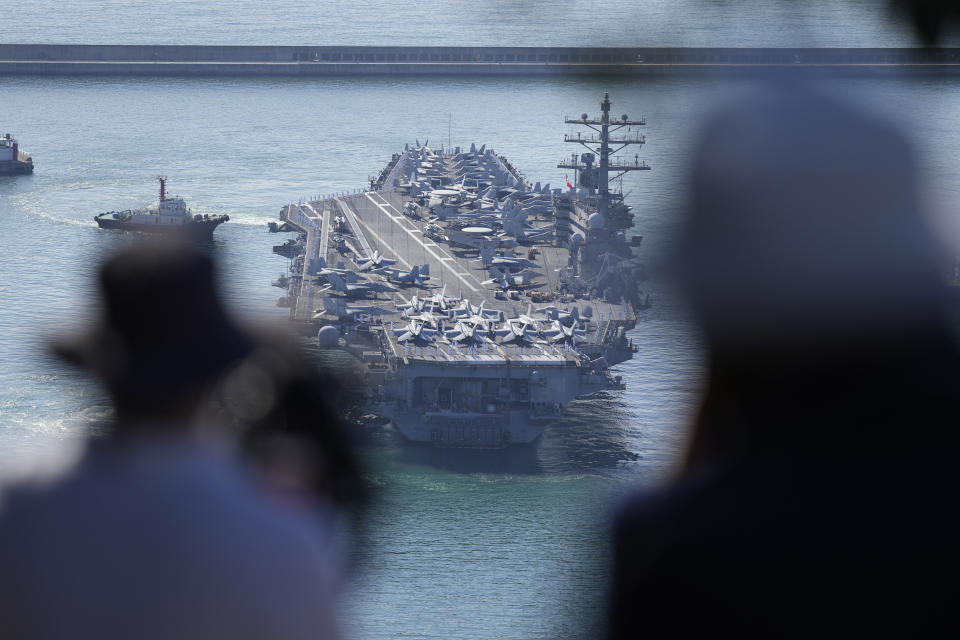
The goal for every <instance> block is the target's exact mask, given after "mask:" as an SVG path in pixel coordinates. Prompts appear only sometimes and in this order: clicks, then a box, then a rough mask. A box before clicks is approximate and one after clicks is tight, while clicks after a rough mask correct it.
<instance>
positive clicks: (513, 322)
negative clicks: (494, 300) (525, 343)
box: [494, 304, 539, 343]
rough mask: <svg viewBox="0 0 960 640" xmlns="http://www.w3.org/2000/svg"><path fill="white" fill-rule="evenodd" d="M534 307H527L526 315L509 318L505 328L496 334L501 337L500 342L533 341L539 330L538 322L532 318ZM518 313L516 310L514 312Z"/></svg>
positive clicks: (498, 330)
mask: <svg viewBox="0 0 960 640" xmlns="http://www.w3.org/2000/svg"><path fill="white" fill-rule="evenodd" d="M532 307H533V305H532V304H531V305H529V306H528V307H527V313H526V314H520V315H519V316H517V317H516V318H509V319H508V320H507V321H506V322H505V323H504V325H505V326H504V327H502V328H500V329H497V330H496V331H495V332H494V333H496V335H498V336H500V342H503V343H506V342H514V341H516V340H532V339H533V338H534V337H535V336H536V335H537V333H539V330H538V329H537V320H536V319H535V318H532V317H531V316H530V313H531V309H532ZM513 312H514V313H516V312H517V310H516V309H514V310H513Z"/></svg>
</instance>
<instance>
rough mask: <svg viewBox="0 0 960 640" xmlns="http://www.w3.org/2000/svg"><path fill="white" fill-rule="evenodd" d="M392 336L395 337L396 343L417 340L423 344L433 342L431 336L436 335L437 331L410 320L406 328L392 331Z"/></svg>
mask: <svg viewBox="0 0 960 640" xmlns="http://www.w3.org/2000/svg"><path fill="white" fill-rule="evenodd" d="M393 334H394V335H395V336H397V342H406V341H408V340H414V341H416V340H417V338H419V339H421V340H423V341H425V342H433V336H435V335H436V334H437V330H436V329H431V328H429V327H425V326H424V325H423V323H422V322H417V321H416V320H411V321H410V322H409V323H407V325H406V326H404V327H400V328H398V329H394V330H393Z"/></svg>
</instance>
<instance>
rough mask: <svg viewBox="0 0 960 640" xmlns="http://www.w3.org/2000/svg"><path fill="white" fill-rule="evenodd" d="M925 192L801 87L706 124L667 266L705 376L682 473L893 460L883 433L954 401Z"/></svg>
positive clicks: (853, 112) (897, 161) (899, 145)
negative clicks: (731, 456)
mask: <svg viewBox="0 0 960 640" xmlns="http://www.w3.org/2000/svg"><path fill="white" fill-rule="evenodd" d="M919 191H920V187H919V170H918V164H917V160H916V158H915V156H914V152H913V150H912V149H911V146H910V144H909V143H908V141H907V140H906V138H905V136H904V135H902V134H901V133H900V132H899V131H898V130H897V129H896V128H895V127H893V126H891V125H890V124H888V123H886V122H884V121H883V120H882V119H880V118H879V117H877V116H875V115H874V114H872V113H871V112H870V111H869V110H866V109H863V108H857V107H854V106H851V105H849V104H846V103H844V102H841V101H839V100H837V99H834V98H832V97H829V96H827V95H825V94H822V93H820V92H818V91H817V90H815V89H813V88H811V87H809V86H799V85H794V86H789V87H788V86H784V85H775V86H767V87H765V88H764V90H763V91H760V92H757V93H755V94H754V95H751V96H750V97H749V98H748V99H746V100H742V101H740V102H738V103H737V104H734V105H731V106H730V107H728V108H726V109H723V110H721V111H720V112H718V113H717V114H716V115H714V116H713V117H712V118H710V119H709V120H708V121H707V123H706V126H705V128H704V131H703V134H702V136H701V139H700V142H699V145H698V146H697V148H696V149H695V152H694V164H693V168H692V172H691V176H690V193H689V197H690V201H689V207H688V218H687V220H686V223H685V225H684V229H683V231H682V233H681V235H680V238H679V242H678V250H677V266H678V272H679V273H678V275H679V277H680V279H681V281H682V285H683V288H684V289H685V291H686V293H687V295H688V298H689V300H690V302H691V304H692V306H693V308H694V310H695V312H696V313H697V315H698V316H699V320H700V324H701V326H702V328H703V331H704V334H705V336H706V340H707V347H708V352H709V360H710V372H709V379H708V390H707V395H706V398H705V401H704V404H703V407H702V411H701V415H700V419H699V422H698V425H697V428H696V430H695V433H694V439H693V445H692V448H691V453H690V460H691V461H696V460H702V459H705V458H707V457H709V456H715V455H717V454H724V452H726V453H729V452H731V451H733V450H735V449H742V448H743V447H744V446H745V445H746V443H755V444H757V443H760V444H759V446H760V447H761V448H765V447H770V446H773V445H772V442H773V440H774V439H776V440H778V442H779V444H778V445H777V446H781V445H784V444H786V446H788V447H793V448H797V447H798V446H799V445H800V444H803V445H804V446H810V447H817V446H820V444H822V443H824V442H829V443H830V447H831V448H832V449H834V450H836V451H844V452H847V453H849V452H850V451H853V450H855V449H856V448H857V447H862V446H864V443H868V444H869V445H870V446H876V447H887V446H892V443H895V442H897V434H898V433H899V425H896V424H893V423H891V422H890V421H889V419H888V417H889V416H893V415H902V414H904V413H911V414H912V415H913V416H915V417H917V416H919V415H920V414H919V413H918V412H920V411H924V412H935V411H936V410H937V407H939V405H938V404H937V403H939V402H941V401H942V398H943V397H945V396H944V395H943V394H944V393H945V392H946V390H947V388H949V387H951V386H952V385H955V384H957V383H960V377H958V371H957V364H956V350H955V346H954V345H953V344H952V342H951V333H950V330H949V328H948V324H947V319H948V303H947V293H946V286H945V284H944V283H945V279H946V273H947V269H946V268H945V267H946V265H947V261H946V260H944V255H945V254H944V251H943V250H942V249H941V247H940V245H939V243H938V242H937V241H936V240H935V238H934V235H933V232H932V230H931V228H930V227H929V226H928V222H927V220H926V217H925V216H924V215H923V211H922V206H921V199H920V195H919ZM951 393H954V392H952V391H951ZM935 398H936V399H935ZM906 407H909V408H910V411H909V412H906V411H905V408H906ZM918 425H922V427H918V428H922V429H924V430H925V432H926V433H927V434H928V435H927V436H926V437H929V434H930V433H931V432H932V430H935V429H937V428H938V427H939V423H938V422H936V421H933V420H926V421H924V420H918ZM887 427H889V428H887ZM760 434H763V435H762V437H760V438H759V439H758V438H757V437H756V436H758V435H760ZM921 440H922V439H920V438H918V439H917V441H918V442H919V441H921ZM841 442H842V443H843V446H841Z"/></svg>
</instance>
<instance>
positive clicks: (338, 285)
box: [327, 272, 347, 291]
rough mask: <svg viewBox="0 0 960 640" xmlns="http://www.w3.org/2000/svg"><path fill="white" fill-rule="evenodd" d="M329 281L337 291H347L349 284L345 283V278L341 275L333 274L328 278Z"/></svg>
mask: <svg viewBox="0 0 960 640" xmlns="http://www.w3.org/2000/svg"><path fill="white" fill-rule="evenodd" d="M327 280H329V281H330V284H332V285H333V288H334V289H336V290H337V291H346V290H347V284H346V283H345V282H344V281H343V278H341V277H340V274H339V273H336V272H334V273H331V274H330V275H329V276H327Z"/></svg>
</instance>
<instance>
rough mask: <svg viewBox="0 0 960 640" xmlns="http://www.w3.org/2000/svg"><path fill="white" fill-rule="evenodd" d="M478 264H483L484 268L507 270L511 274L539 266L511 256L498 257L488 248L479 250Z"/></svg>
mask: <svg viewBox="0 0 960 640" xmlns="http://www.w3.org/2000/svg"><path fill="white" fill-rule="evenodd" d="M480 262H482V263H483V267H484V268H489V267H500V268H501V269H507V270H509V271H511V272H513V271H521V270H522V269H526V268H531V269H539V268H540V265H538V264H537V263H536V262H532V261H530V260H527V259H526V258H517V257H516V256H513V255H505V256H498V255H497V254H496V253H494V251H493V249H491V248H489V247H485V248H483V249H481V250H480Z"/></svg>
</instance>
